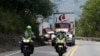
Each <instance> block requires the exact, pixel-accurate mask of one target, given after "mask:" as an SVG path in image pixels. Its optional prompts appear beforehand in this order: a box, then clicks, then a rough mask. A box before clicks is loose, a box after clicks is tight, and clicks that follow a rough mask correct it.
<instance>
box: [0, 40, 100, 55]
mask: <svg viewBox="0 0 100 56" xmlns="http://www.w3.org/2000/svg"><path fill="white" fill-rule="evenodd" d="M68 54H69V55H68ZM0 56H23V54H21V53H20V51H19V50H17V51H11V52H6V53H1V54H0ZM31 56H58V54H57V53H56V52H55V49H54V48H53V47H52V46H42V47H37V48H35V51H34V53H33V54H32V55H31ZM63 56H100V42H92V41H81V40H77V41H76V45H75V46H73V47H68V51H67V52H66V53H65V54H64V55H63Z"/></svg>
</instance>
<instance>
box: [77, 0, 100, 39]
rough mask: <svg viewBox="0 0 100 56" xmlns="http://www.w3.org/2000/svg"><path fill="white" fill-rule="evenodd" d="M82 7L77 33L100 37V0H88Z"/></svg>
mask: <svg viewBox="0 0 100 56" xmlns="http://www.w3.org/2000/svg"><path fill="white" fill-rule="evenodd" d="M82 9H83V14H82V15H81V19H80V20H79V21H77V25H76V34H77V35H80V36H92V37H100V0H88V1H87V3H86V4H85V5H84V6H83V7H82Z"/></svg>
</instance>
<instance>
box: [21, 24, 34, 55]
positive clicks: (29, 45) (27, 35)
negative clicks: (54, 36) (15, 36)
mask: <svg viewBox="0 0 100 56" xmlns="http://www.w3.org/2000/svg"><path fill="white" fill-rule="evenodd" d="M34 38H35V35H34V33H33V32H32V27H31V26H30V25H28V26H27V27H26V31H25V32H24V36H22V37H21V53H24V56H30V54H32V53H33V50H34Z"/></svg>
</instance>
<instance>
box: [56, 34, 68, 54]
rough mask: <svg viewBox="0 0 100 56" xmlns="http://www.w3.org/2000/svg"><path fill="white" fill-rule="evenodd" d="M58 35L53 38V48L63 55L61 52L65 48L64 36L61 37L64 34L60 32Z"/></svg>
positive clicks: (63, 51)
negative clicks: (54, 42)
mask: <svg viewBox="0 0 100 56" xmlns="http://www.w3.org/2000/svg"><path fill="white" fill-rule="evenodd" d="M58 37H59V38H58ZM58 37H57V38H56V40H55V41H56V44H55V49H56V52H57V53H58V55H59V56H63V53H65V52H66V49H67V47H66V38H63V37H64V36H63V35H62V34H60V35H59V36H58Z"/></svg>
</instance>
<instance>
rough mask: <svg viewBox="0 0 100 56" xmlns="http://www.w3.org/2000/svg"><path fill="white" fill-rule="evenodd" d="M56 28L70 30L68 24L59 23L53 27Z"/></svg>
mask: <svg viewBox="0 0 100 56" xmlns="http://www.w3.org/2000/svg"><path fill="white" fill-rule="evenodd" d="M55 27H56V28H70V24H68V23H67V24H66V23H62V24H61V23H59V24H56V25H55Z"/></svg>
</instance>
